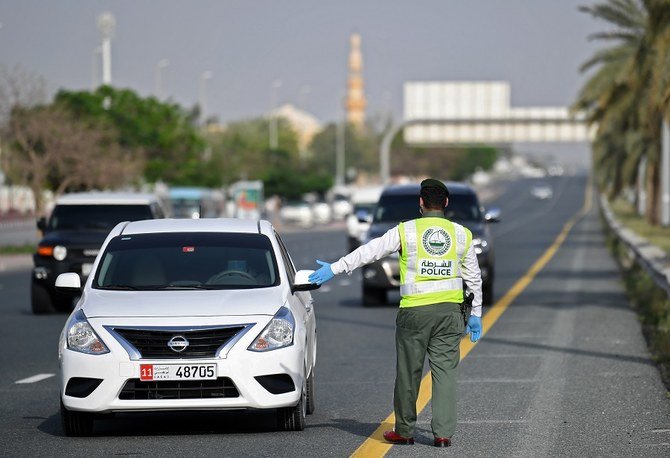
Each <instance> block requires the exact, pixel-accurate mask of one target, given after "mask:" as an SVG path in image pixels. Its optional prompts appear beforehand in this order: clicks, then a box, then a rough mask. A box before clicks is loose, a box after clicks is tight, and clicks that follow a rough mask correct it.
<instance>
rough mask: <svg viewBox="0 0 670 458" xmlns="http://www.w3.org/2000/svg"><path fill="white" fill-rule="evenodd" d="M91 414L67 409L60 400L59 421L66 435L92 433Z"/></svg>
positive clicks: (92, 418) (87, 434) (88, 434)
mask: <svg viewBox="0 0 670 458" xmlns="http://www.w3.org/2000/svg"><path fill="white" fill-rule="evenodd" d="M93 420H94V417H93V414H92V413H89V412H77V411H75V410H68V409H66V408H65V406H64V405H63V400H62V399H61V401H60V422H61V425H62V426H63V431H64V432H65V435H66V436H70V437H73V436H74V437H76V436H90V435H91V434H93Z"/></svg>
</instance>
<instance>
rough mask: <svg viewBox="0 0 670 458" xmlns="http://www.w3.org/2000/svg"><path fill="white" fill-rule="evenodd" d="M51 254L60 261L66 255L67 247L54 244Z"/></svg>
mask: <svg viewBox="0 0 670 458" xmlns="http://www.w3.org/2000/svg"><path fill="white" fill-rule="evenodd" d="M53 256H54V259H55V260H56V261H62V260H63V259H65V257H66V256H67V248H65V247H64V246H63V245H56V246H55V247H54V254H53Z"/></svg>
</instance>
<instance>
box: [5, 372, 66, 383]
mask: <svg viewBox="0 0 670 458" xmlns="http://www.w3.org/2000/svg"><path fill="white" fill-rule="evenodd" d="M54 375H56V374H37V375H33V376H32V377H28V378H24V379H21V380H17V381H16V382H14V383H15V384H17V385H21V384H25V383H36V382H41V381H42V380H46V379H48V378H51V377H53V376H54Z"/></svg>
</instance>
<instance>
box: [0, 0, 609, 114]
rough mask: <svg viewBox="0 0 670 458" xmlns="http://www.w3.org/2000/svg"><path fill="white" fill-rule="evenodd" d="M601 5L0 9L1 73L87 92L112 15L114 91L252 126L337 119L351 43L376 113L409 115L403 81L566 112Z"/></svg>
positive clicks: (251, 0)
mask: <svg viewBox="0 0 670 458" xmlns="http://www.w3.org/2000/svg"><path fill="white" fill-rule="evenodd" d="M593 2H594V0H576V1H575V0H460V1H456V0H413V1H409V0H408V1H397V0H337V1H331V0H328V1H327V0H283V1H277V0H188V1H185V0H160V1H158V0H155V1H149V0H132V1H131V0H123V1H121V0H117V1H111V0H58V1H53V0H43V1H37V0H0V23H2V27H1V28H0V65H5V66H9V67H12V66H15V65H19V66H20V67H21V68H22V69H23V70H25V71H28V72H30V73H33V74H36V75H41V76H43V77H44V78H45V79H46V81H47V83H48V88H49V91H50V92H51V93H53V92H55V91H56V90H58V89H59V88H67V89H90V88H91V87H92V84H93V83H92V79H93V75H94V73H98V75H100V74H101V71H100V70H99V69H98V70H97V72H94V70H93V64H94V59H95V56H96V55H95V49H96V47H98V46H99V45H100V33H99V30H98V28H97V17H98V16H99V14H101V13H102V12H104V11H109V12H111V13H112V14H114V16H115V18H116V32H115V36H114V38H113V40H112V83H113V85H114V86H119V87H128V88H131V89H133V90H135V91H137V92H139V93H140V94H142V95H153V94H155V93H156V72H157V66H158V62H159V61H161V60H162V59H168V60H169V66H168V67H167V68H165V69H164V70H163V71H162V76H163V78H162V79H163V91H162V92H163V94H164V96H165V97H169V98H170V99H172V100H173V101H175V102H177V103H180V104H182V105H184V106H186V107H191V106H193V105H195V104H196V103H197V101H198V86H199V80H200V78H201V75H202V74H203V72H205V71H211V72H212V78H211V79H210V80H208V81H207V90H206V94H207V106H208V113H209V114H212V115H216V116H218V117H219V118H220V119H221V120H222V121H230V120H234V119H240V118H249V117H254V116H258V115H261V114H263V113H265V112H267V111H268V110H269V109H270V107H271V105H272V95H271V94H272V89H271V88H272V84H273V81H276V80H280V81H281V82H282V85H281V87H280V88H278V89H277V93H276V96H277V102H278V104H283V103H293V104H294V105H298V106H301V107H303V108H305V109H306V110H307V111H310V112H311V113H313V114H314V115H315V116H317V118H319V119H320V120H322V121H331V120H333V119H336V118H337V117H338V116H340V115H341V114H340V110H341V103H340V97H341V93H342V91H343V90H344V89H345V87H346V80H347V65H346V64H347V56H348V52H349V40H348V37H349V35H350V34H351V33H353V32H358V33H360V34H361V36H362V49H363V58H364V71H363V73H364V77H365V85H366V86H365V89H366V96H367V99H368V114H369V115H373V114H379V113H383V112H387V111H389V110H390V111H392V113H393V114H394V117H395V118H396V119H399V118H400V116H401V113H402V86H403V83H404V82H406V81H428V80H432V81H442V80H461V81H464V80H468V81H469V80H472V81H488V80H502V81H509V82H510V83H511V86H512V105H514V106H566V105H569V104H570V103H572V102H573V101H574V98H575V96H576V94H577V91H578V89H579V87H580V85H581V84H582V83H583V81H584V75H581V74H580V73H579V71H578V68H579V65H580V64H581V63H582V62H584V61H585V60H586V59H587V58H588V57H589V56H590V55H591V54H592V53H593V51H594V50H595V49H596V46H597V44H594V43H592V42H589V41H588V40H587V37H588V35H589V34H590V33H593V32H595V31H598V30H602V29H603V28H604V26H603V24H600V23H598V22H596V21H594V20H593V19H592V18H591V17H590V16H588V15H586V14H584V13H581V12H579V11H578V6H580V5H584V4H591V3H593Z"/></svg>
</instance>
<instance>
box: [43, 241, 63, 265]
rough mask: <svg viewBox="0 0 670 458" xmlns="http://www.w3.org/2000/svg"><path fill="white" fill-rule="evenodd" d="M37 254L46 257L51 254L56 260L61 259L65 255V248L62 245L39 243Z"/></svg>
mask: <svg viewBox="0 0 670 458" xmlns="http://www.w3.org/2000/svg"><path fill="white" fill-rule="evenodd" d="M37 254H38V255H40V256H44V257H46V258H48V257H51V256H53V258H54V259H55V260H56V261H62V260H63V259H65V257H66V256H67V248H65V247H64V246H63V245H56V246H51V245H40V246H38V247H37Z"/></svg>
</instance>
